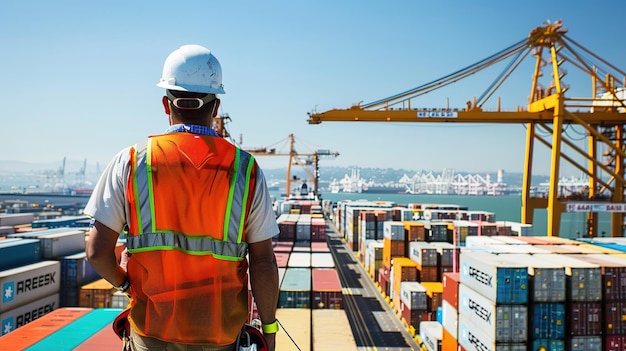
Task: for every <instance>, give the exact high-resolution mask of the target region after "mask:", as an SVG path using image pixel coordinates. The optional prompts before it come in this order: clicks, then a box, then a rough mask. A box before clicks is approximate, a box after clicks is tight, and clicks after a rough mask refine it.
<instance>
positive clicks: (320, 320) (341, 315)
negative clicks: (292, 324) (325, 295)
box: [277, 310, 357, 351]
mask: <svg viewBox="0 0 626 351" xmlns="http://www.w3.org/2000/svg"><path fill="white" fill-rule="evenodd" d="M311 313H312V315H313V316H312V323H313V326H312V328H311V329H312V333H313V350H341V351H344V350H346V351H356V350H357V346H356V341H355V340H354V335H353V334H352V328H351V327H350V322H349V320H348V317H347V316H346V313H345V311H344V310H313V311H311ZM285 327H286V326H285ZM288 332H289V333H290V334H291V330H290V329H289V330H288ZM277 345H280V350H288V349H289V347H290V346H292V344H291V343H290V345H287V344H277ZM277 349H278V348H277Z"/></svg>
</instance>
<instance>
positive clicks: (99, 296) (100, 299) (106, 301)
mask: <svg viewBox="0 0 626 351" xmlns="http://www.w3.org/2000/svg"><path fill="white" fill-rule="evenodd" d="M116 291H117V289H115V287H113V285H112V284H111V283H109V282H108V281H106V280H105V279H100V280H96V281H95V282H93V283H89V284H85V285H83V286H82V287H81V288H80V296H79V297H78V304H79V306H80V307H88V308H110V307H111V302H112V301H113V294H115V292H116Z"/></svg>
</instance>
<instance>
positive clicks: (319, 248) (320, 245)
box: [311, 242, 330, 252]
mask: <svg viewBox="0 0 626 351" xmlns="http://www.w3.org/2000/svg"><path fill="white" fill-rule="evenodd" d="M311 252H330V249H329V248H328V243H327V242H311Z"/></svg>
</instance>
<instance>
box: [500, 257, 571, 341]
mask: <svg viewBox="0 0 626 351" xmlns="http://www.w3.org/2000/svg"><path fill="white" fill-rule="evenodd" d="M511 246H513V245H511ZM529 246H530V245H522V247H529ZM500 256H501V257H506V258H507V259H510V260H513V261H515V262H519V263H521V264H523V265H525V266H527V267H528V283H529V284H528V286H529V289H528V290H529V310H528V312H529V322H530V324H529V325H530V328H529V329H528V339H529V343H532V347H533V350H539V349H541V348H542V347H543V348H545V349H546V350H564V347H565V344H564V342H563V338H564V335H565V323H566V322H565V320H564V318H565V309H566V301H567V294H566V293H567V289H566V278H565V266H564V265H563V264H561V263H558V262H553V261H550V260H543V259H539V258H538V257H537V256H535V255H530V254H501V255H500Z"/></svg>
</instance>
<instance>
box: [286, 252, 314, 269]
mask: <svg viewBox="0 0 626 351" xmlns="http://www.w3.org/2000/svg"><path fill="white" fill-rule="evenodd" d="M287 267H289V268H292V267H300V268H310V267H311V253H310V252H292V253H291V254H289V260H288V261H287Z"/></svg>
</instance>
